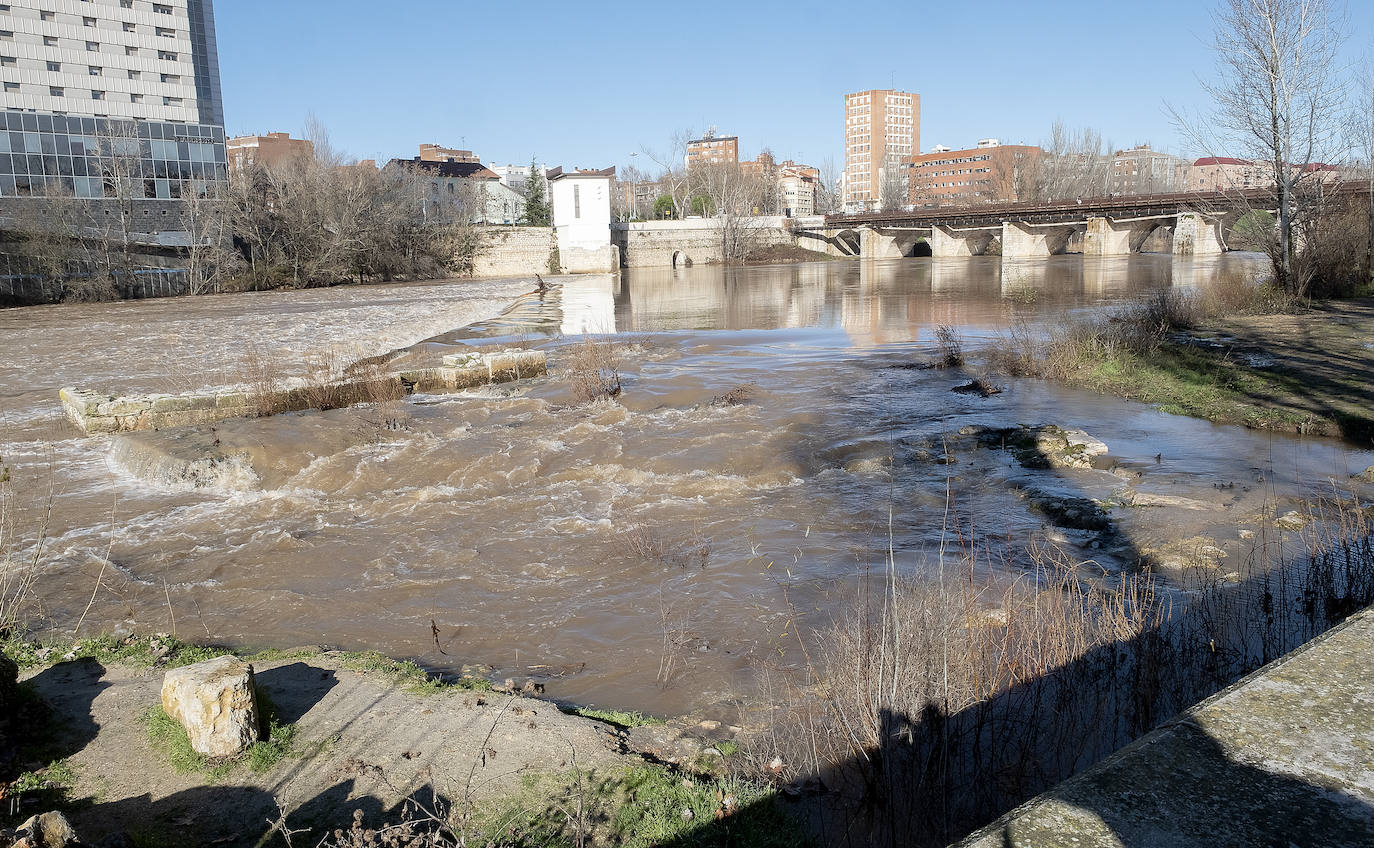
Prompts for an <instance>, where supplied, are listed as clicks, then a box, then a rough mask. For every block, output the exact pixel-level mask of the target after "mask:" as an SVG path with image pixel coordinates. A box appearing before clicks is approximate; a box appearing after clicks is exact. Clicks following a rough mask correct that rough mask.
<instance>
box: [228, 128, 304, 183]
mask: <svg viewBox="0 0 1374 848" xmlns="http://www.w3.org/2000/svg"><path fill="white" fill-rule="evenodd" d="M225 146H226V148H227V150H228V153H229V173H231V174H232V173H234V172H236V171H241V170H243V169H244V168H248V167H251V166H253V165H267V166H272V165H280V164H282V163H284V162H288V161H290V160H291V159H294V158H297V157H299V158H302V159H311V158H314V156H315V144H314V142H312V141H310V140H309V139H304V138H292V137H291V134H290V133H284V132H275V133H268V134H266V135H241V136H238V137H236V138H231V139H229V141H228V143H227V144H226V145H225Z"/></svg>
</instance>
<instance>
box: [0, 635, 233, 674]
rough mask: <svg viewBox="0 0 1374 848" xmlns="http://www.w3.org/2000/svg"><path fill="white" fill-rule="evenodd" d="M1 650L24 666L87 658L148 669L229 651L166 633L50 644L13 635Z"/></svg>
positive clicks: (214, 655)
mask: <svg viewBox="0 0 1374 848" xmlns="http://www.w3.org/2000/svg"><path fill="white" fill-rule="evenodd" d="M0 650H3V651H4V653H5V654H6V655H8V656H9V657H10V659H12V660H14V661H15V662H16V663H17V664H18V665H19V667H20V668H21V669H30V668H41V667H44V666H50V665H55V664H57V663H59V662H72V661H75V660H87V659H89V660H95V661H96V662H99V663H101V664H102V665H107V664H109V663H120V664H123V665H132V666H138V667H144V668H151V667H153V666H159V667H164V668H176V667H178V666H183V665H191V664H193V663H198V662H203V661H205V660H208V659H213V658H215V657H218V656H223V655H224V654H226V653H229V652H228V651H226V650H224V649H222V648H218V647H214V646H206V645H193V644H190V643H188V642H182V641H181V640H179V639H177V638H176V637H174V636H168V635H166V634H158V635H155V636H141V637H137V638H130V639H123V640H120V639H116V638H114V637H113V636H108V635H102V636H96V637H93V638H90V639H77V640H73V641H67V642H61V641H58V642H46V643H44V642H35V641H30V640H27V639H20V638H11V639H9V640H7V641H6V642H5V643H4V644H3V646H0Z"/></svg>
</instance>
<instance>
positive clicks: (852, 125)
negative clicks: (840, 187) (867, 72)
mask: <svg viewBox="0 0 1374 848" xmlns="http://www.w3.org/2000/svg"><path fill="white" fill-rule="evenodd" d="M920 150H921V95H919V94H912V93H911V92H909V91H896V90H894V89H874V90H872V91H856V92H854V93H853V94H846V95H845V96H844V207H845V210H846V211H860V210H864V209H877V208H879V206H880V205H881V202H882V199H883V182H884V180H888V181H891V182H892V183H893V189H892V190H891V191H889V194H890V195H892V196H893V197H895V196H897V183H898V182H899V181H901V180H903V179H904V177H903V172H902V170H901V163H902V160H903V159H904V158H907V157H910V156H913V155H915V154H917V153H919V152H920ZM900 196H901V198H902V199H901V201H900V202H901V203H905V202H906V200H905V198H906V193H905V186H904V185H903V186H902V187H901V192H900Z"/></svg>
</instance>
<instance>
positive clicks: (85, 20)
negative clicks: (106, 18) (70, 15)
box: [81, 18, 95, 27]
mask: <svg viewBox="0 0 1374 848" xmlns="http://www.w3.org/2000/svg"><path fill="white" fill-rule="evenodd" d="M81 25H82V26H88V27H93V26H95V18H82V19H81Z"/></svg>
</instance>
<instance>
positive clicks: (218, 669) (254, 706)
mask: <svg viewBox="0 0 1374 848" xmlns="http://www.w3.org/2000/svg"><path fill="white" fill-rule="evenodd" d="M162 708H163V709H164V710H166V711H167V715H169V716H171V717H172V718H174V719H176V720H177V721H178V722H180V723H181V726H182V727H184V728H186V733H187V735H189V736H190V737H191V747H192V748H194V749H195V750H196V752H197V753H200V754H204V755H205V756H207V757H234V756H238V755H239V754H241V753H243V752H244V751H245V750H247V748H248V746H250V745H252V744H253V743H254V742H256V741H258V738H259V734H260V731H259V726H258V701H257V696H256V694H255V693H254V690H253V666H251V665H249V664H248V663H246V662H244V661H243V660H240V659H239V658H238V657H234V656H223V657H216V658H215V659H212V660H206V661H205V662H199V663H196V664H195V665H188V666H185V667H183V668H174V669H172V670H171V671H169V672H167V675H166V676H165V677H164V678H163V680H162Z"/></svg>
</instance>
